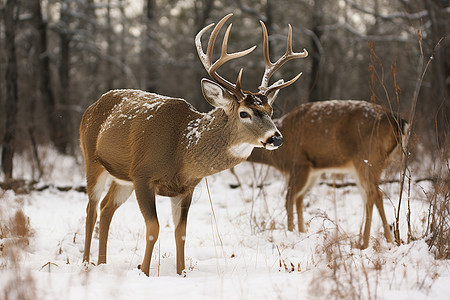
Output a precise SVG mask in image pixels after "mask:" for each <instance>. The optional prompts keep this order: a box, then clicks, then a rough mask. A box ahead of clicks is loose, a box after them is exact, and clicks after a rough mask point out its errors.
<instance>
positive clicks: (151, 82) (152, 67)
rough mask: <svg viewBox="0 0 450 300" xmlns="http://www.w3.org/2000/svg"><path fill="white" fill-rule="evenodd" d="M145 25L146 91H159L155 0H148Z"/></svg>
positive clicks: (144, 60) (144, 59)
mask: <svg viewBox="0 0 450 300" xmlns="http://www.w3.org/2000/svg"><path fill="white" fill-rule="evenodd" d="M144 11H145V26H146V32H145V37H144V43H145V44H144V46H143V53H142V54H143V62H144V66H145V67H144V68H145V75H144V80H145V82H144V87H145V90H146V91H149V92H157V91H156V87H157V83H156V79H157V78H158V74H157V72H158V71H157V66H156V62H157V61H158V60H157V58H156V55H157V53H156V51H155V37H154V31H155V26H156V25H155V18H156V4H155V0H147V1H146V4H145V9H144Z"/></svg>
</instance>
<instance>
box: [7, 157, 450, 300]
mask: <svg viewBox="0 0 450 300" xmlns="http://www.w3.org/2000/svg"><path fill="white" fill-rule="evenodd" d="M66 160H67V161H64V160H62V158H58V160H56V158H55V159H54V170H53V172H52V176H51V177H49V178H46V180H47V181H48V182H52V183H53V184H54V185H74V186H77V185H82V184H84V179H83V170H82V168H81V167H78V165H77V164H74V163H72V162H71V159H67V158H66ZM24 172H25V171H24ZM236 172H237V173H238V175H239V177H240V179H241V181H243V183H244V186H243V187H242V188H236V189H232V188H230V186H229V185H230V184H234V183H236V180H235V179H234V177H233V176H232V175H231V173H230V172H229V171H225V172H222V173H219V174H216V175H215V176H212V177H209V178H208V179H207V182H206V181H205V180H203V181H202V182H201V183H200V184H199V186H198V187H197V189H196V193H195V195H194V199H193V203H192V206H191V209H190V211H189V218H188V228H187V241H186V267H187V270H186V277H181V276H178V275H177V274H176V266H175V241H174V235H173V229H174V226H173V223H172V214H171V210H170V209H171V208H170V207H171V205H170V200H169V199H167V198H164V197H159V198H158V200H157V207H158V214H159V221H160V225H161V232H160V235H159V241H158V242H157V244H156V247H155V250H154V252H153V256H152V264H151V270H150V277H146V276H145V275H144V274H143V273H141V272H140V271H139V270H138V269H137V266H138V265H139V264H140V263H141V260H142V255H143V254H144V247H145V244H144V234H145V226H144V222H143V218H142V216H141V215H140V212H139V209H138V206H137V203H136V199H135V198H134V194H133V195H132V197H131V198H130V199H129V200H128V202H126V203H125V204H124V205H123V206H122V207H120V208H119V209H118V211H117V212H116V214H115V216H114V218H113V221H112V224H111V230H110V235H109V242H108V263H107V264H106V265H100V266H96V265H94V264H90V265H85V264H83V263H82V255H83V247H84V221H85V208H86V204H87V196H86V194H84V193H81V192H76V191H68V192H61V191H58V190H57V189H56V188H49V189H46V190H44V191H41V192H32V193H31V194H24V195H19V194H14V192H12V191H2V190H0V222H3V224H6V223H5V222H8V220H9V218H11V217H12V216H13V215H14V213H15V211H16V210H17V209H22V210H23V212H24V213H25V215H26V216H28V217H29V221H30V226H31V229H32V236H31V237H30V238H29V244H28V246H27V247H25V248H24V250H22V251H19V250H17V251H16V252H15V253H14V255H10V254H6V252H7V251H6V248H7V247H9V246H8V245H10V242H11V238H9V237H6V238H3V239H0V244H1V245H2V246H1V248H0V249H2V252H1V253H2V254H0V299H16V298H18V296H19V295H26V296H28V299H106V297H108V298H109V299H322V298H323V299H330V298H344V299H354V298H357V299H359V298H361V299H398V300H399V299H408V300H410V299H450V262H449V261H445V260H435V259H434V257H433V255H432V254H431V253H430V252H429V251H428V246H427V244H426V243H425V242H424V239H423V238H422V236H423V233H424V231H425V229H426V225H427V212H428V208H429V202H428V201H427V197H426V194H425V193H426V192H428V191H430V189H431V183H430V182H426V181H423V182H420V183H417V184H413V185H412V186H411V211H412V216H411V225H412V233H413V236H415V237H417V238H419V239H418V240H417V241H414V242H411V243H409V244H404V245H402V246H399V247H398V246H394V245H392V244H388V243H387V242H386V241H385V240H384V237H383V233H382V227H381V222H380V218H379V215H378V212H377V211H376V210H375V209H374V215H373V223H372V239H371V244H370V246H369V248H368V249H366V250H363V251H361V250H358V249H355V248H353V247H352V246H351V245H352V242H356V241H357V239H358V234H359V231H360V225H361V223H362V211H363V207H362V200H361V198H360V196H359V194H358V191H357V189H356V187H354V186H349V187H345V188H332V187H329V186H327V185H325V184H321V185H316V186H315V187H314V188H313V189H312V190H311V192H310V193H309V194H308V196H307V197H306V199H305V212H304V217H305V222H306V228H307V233H298V232H289V231H287V230H286V212H285V209H284V196H285V190H286V185H285V182H284V180H283V178H282V177H281V175H280V174H279V173H278V172H276V171H274V170H273V169H268V167H265V166H259V165H256V166H252V165H251V164H249V163H244V164H242V165H239V166H238V167H237V168H236ZM255 178H256V179H255ZM263 178H265V180H264V186H263V188H262V189H261V188H258V187H254V186H253V183H254V182H256V183H258V184H259V183H261V182H262V181H263V180H262V179H263ZM348 180H349V179H348V178H345V179H344V181H348ZM328 182H331V179H328ZM337 182H338V183H342V180H339V181H337ZM207 186H208V187H209V192H208V187H207ZM381 189H382V190H383V193H384V205H385V210H386V213H387V218H388V221H389V222H390V223H392V222H393V220H394V214H395V212H394V207H397V201H398V190H399V185H398V184H397V183H394V184H384V185H382V186H381ZM406 197H407V195H406V192H405V195H404V198H405V199H406ZM402 207H403V208H406V202H405V205H403V206H402ZM401 216H402V219H401V230H402V231H401V235H402V238H403V239H404V240H406V237H407V227H406V211H402V212H401ZM0 233H1V232H0ZM97 254H98V235H97V234H96V233H95V234H94V239H93V245H92V251H91V257H92V260H93V262H96V260H97V257H96V256H97Z"/></svg>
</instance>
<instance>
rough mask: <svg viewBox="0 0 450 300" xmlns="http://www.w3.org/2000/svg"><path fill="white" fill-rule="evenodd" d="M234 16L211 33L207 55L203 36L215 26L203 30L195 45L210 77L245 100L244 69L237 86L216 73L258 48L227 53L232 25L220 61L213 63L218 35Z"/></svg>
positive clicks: (228, 30) (225, 18)
mask: <svg viewBox="0 0 450 300" xmlns="http://www.w3.org/2000/svg"><path fill="white" fill-rule="evenodd" d="M232 15H233V14H228V15H226V16H225V17H223V18H222V20H220V22H219V23H218V24H217V26H216V27H215V28H214V30H213V32H212V33H211V36H210V38H209V42H208V48H207V50H206V54H205V53H204V52H203V48H202V45H201V36H202V35H203V33H205V31H207V30H208V29H209V28H211V27H212V26H213V25H214V24H210V25H208V26H206V27H205V28H203V29H202V30H201V31H200V32H199V33H198V34H197V35H196V37H195V45H196V47H197V52H198V55H199V57H200V60H201V61H202V64H203V66H204V67H205V69H206V71H207V72H208V74H209V76H210V77H211V78H212V79H213V80H215V81H216V82H217V83H219V84H220V85H222V86H223V87H224V88H226V89H227V90H228V91H230V92H231V93H233V94H234V95H235V96H236V97H237V98H238V100H242V99H243V98H244V94H243V92H242V90H241V77H242V69H241V71H240V72H239V75H238V79H237V81H236V84H232V83H231V82H229V81H228V80H226V79H224V78H223V77H221V76H220V75H219V74H217V73H216V70H217V69H218V68H219V67H220V66H222V65H223V64H224V63H226V62H227V61H230V60H232V59H235V58H239V57H242V56H245V55H247V54H249V53H250V52H252V51H253V50H254V49H255V48H256V46H253V47H251V48H249V49H247V50H244V51H240V52H235V53H227V47H228V37H229V35H230V30H231V26H232V24H230V25H229V26H228V28H227V31H226V32H225V35H224V38H223V41H222V50H221V54H220V57H219V59H218V60H217V61H216V62H214V63H212V54H213V48H214V43H215V41H216V38H217V35H218V34H219V31H220V29H221V28H222V27H223V24H224V23H225V22H226V21H227V20H228V19H229V18H230V17H231V16H232Z"/></svg>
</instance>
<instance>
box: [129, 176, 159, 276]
mask: <svg viewBox="0 0 450 300" xmlns="http://www.w3.org/2000/svg"><path fill="white" fill-rule="evenodd" d="M134 188H135V192H136V199H137V202H138V204H139V208H140V210H141V213H142V216H143V217H144V221H145V228H146V231H145V253H144V259H143V261H142V264H141V266H140V269H141V271H142V272H144V274H145V275H147V276H149V274H150V262H151V258H152V253H153V247H154V246H155V243H156V241H157V240H158V235H159V222H158V215H157V213H156V203H155V189H154V188H153V187H152V186H150V184H149V182H148V181H147V180H139V181H135V182H134Z"/></svg>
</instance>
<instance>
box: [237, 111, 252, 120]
mask: <svg viewBox="0 0 450 300" xmlns="http://www.w3.org/2000/svg"><path fill="white" fill-rule="evenodd" d="M239 116H240V117H241V118H242V119H245V118H248V117H250V115H249V114H248V113H247V112H245V111H241V112H240V113H239Z"/></svg>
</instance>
